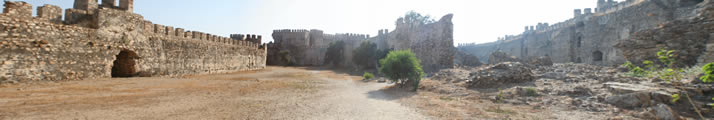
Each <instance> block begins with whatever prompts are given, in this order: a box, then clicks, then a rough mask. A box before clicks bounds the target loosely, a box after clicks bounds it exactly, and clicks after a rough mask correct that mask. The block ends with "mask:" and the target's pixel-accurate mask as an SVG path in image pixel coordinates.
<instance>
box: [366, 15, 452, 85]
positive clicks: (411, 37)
mask: <svg viewBox="0 0 714 120" xmlns="http://www.w3.org/2000/svg"><path fill="white" fill-rule="evenodd" d="M452 17H453V15H452V14H449V15H445V16H443V17H442V18H441V19H439V21H437V22H435V23H430V24H425V25H419V24H410V23H404V22H403V21H401V20H397V27H396V29H395V30H394V31H392V32H389V33H386V36H387V38H386V40H385V41H386V42H380V40H376V43H386V44H387V45H378V46H382V47H387V48H386V49H393V50H411V51H412V52H414V53H415V54H416V56H417V58H419V60H420V62H421V65H422V67H423V69H424V71H426V72H437V71H438V70H440V69H445V68H452V67H453V66H454V55H455V52H456V51H455V48H454V36H453V35H454V34H453V32H454V24H453V23H452V22H451V19H452ZM383 49H385V48H383Z"/></svg>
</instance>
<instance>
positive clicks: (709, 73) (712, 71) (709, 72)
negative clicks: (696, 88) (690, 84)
mask: <svg viewBox="0 0 714 120" xmlns="http://www.w3.org/2000/svg"><path fill="white" fill-rule="evenodd" d="M702 71H703V72H704V76H702V77H700V78H699V79H700V80H702V82H705V83H710V82H712V81H714V63H709V64H707V65H704V67H702Z"/></svg>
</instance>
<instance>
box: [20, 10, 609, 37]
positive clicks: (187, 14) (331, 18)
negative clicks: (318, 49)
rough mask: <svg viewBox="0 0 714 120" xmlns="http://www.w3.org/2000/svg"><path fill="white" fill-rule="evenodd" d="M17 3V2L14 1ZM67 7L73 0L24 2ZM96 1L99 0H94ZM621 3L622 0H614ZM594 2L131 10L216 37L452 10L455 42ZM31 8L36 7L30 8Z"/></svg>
mask: <svg viewBox="0 0 714 120" xmlns="http://www.w3.org/2000/svg"><path fill="white" fill-rule="evenodd" d="M15 1H17V0H15ZM25 1H26V2H28V3H30V4H32V5H34V7H37V6H41V5H43V4H53V5H59V6H60V7H62V8H63V9H66V8H71V7H72V3H73V2H74V0H25ZM100 1H101V0H100ZM616 1H622V0H616ZM596 2H597V0H299V1H298V0H135V3H134V10H135V11H134V12H136V13H139V14H141V15H143V16H144V18H145V19H147V20H150V21H152V22H153V23H158V24H163V25H169V26H174V27H180V28H185V29H187V30H197V31H202V32H206V33H211V34H217V35H221V36H228V35H229V34H232V33H241V34H246V33H249V34H259V35H263V36H264V37H263V41H266V42H267V41H272V37H270V36H271V34H272V30H274V29H321V30H323V31H325V33H359V34H370V35H372V36H374V35H376V34H377V31H378V30H379V29H390V30H393V29H394V27H395V25H394V23H395V21H396V20H397V18H399V17H400V16H403V15H404V14H405V13H406V12H407V11H410V10H415V11H417V12H420V13H422V14H427V15H431V16H432V17H434V18H435V19H437V20H438V19H440V18H441V17H442V16H444V15H446V14H448V13H453V14H454V18H453V22H454V40H455V43H474V42H475V43H484V42H491V41H496V40H497V38H498V37H502V36H504V35H507V34H508V35H515V34H519V33H521V32H523V30H524V27H525V26H527V25H536V24H537V23H538V22H548V23H550V24H551V25H552V24H553V23H556V22H561V21H565V20H567V19H569V18H571V17H573V9H582V8H594V7H595V6H596ZM35 10H36V9H35Z"/></svg>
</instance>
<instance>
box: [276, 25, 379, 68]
mask: <svg viewBox="0 0 714 120" xmlns="http://www.w3.org/2000/svg"><path fill="white" fill-rule="evenodd" d="M368 37H369V36H368V35H364V34H352V33H344V34H339V33H338V34H324V32H323V31H322V30H317V29H312V30H305V29H284V30H274V31H273V40H274V43H269V44H268V46H269V48H270V49H269V50H268V51H269V52H268V53H269V54H268V56H270V57H269V59H268V61H269V62H268V64H269V65H287V64H288V63H282V62H281V60H280V59H281V57H282V56H280V54H281V53H280V52H287V53H288V54H289V57H290V62H292V64H293V65H298V66H319V65H323V64H324V63H325V53H326V52H327V48H328V47H329V45H330V43H331V42H334V41H339V40H342V41H344V42H345V46H344V48H345V51H344V53H343V55H345V62H344V63H343V64H345V65H349V64H351V63H352V62H351V61H352V50H354V49H355V48H357V47H359V43H360V42H361V41H364V40H366V39H367V38H368Z"/></svg>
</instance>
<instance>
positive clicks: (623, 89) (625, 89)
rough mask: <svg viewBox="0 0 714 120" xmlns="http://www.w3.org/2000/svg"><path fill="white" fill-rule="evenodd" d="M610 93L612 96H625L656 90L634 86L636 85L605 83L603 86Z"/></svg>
mask: <svg viewBox="0 0 714 120" xmlns="http://www.w3.org/2000/svg"><path fill="white" fill-rule="evenodd" d="M603 86H605V87H606V88H608V90H610V92H612V93H614V94H627V93H633V92H644V91H651V90H656V89H657V88H653V87H649V86H644V85H636V84H628V83H619V82H607V83H605V84H603Z"/></svg>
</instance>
